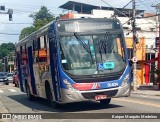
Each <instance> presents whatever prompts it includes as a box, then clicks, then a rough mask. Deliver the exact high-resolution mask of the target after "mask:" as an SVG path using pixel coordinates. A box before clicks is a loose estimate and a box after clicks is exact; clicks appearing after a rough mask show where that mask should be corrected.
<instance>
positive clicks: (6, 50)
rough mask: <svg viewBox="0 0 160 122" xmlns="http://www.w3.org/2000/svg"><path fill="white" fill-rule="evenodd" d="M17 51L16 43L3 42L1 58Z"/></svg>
mask: <svg viewBox="0 0 160 122" xmlns="http://www.w3.org/2000/svg"><path fill="white" fill-rule="evenodd" d="M14 51H15V45H14V44H13V43H2V44H1V45H0V59H2V58H3V57H5V56H8V55H11V53H12V52H14Z"/></svg>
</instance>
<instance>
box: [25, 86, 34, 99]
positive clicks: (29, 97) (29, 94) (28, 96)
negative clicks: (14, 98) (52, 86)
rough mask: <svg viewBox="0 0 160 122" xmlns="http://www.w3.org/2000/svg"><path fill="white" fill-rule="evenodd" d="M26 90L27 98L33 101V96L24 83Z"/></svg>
mask: <svg viewBox="0 0 160 122" xmlns="http://www.w3.org/2000/svg"><path fill="white" fill-rule="evenodd" d="M26 92H27V98H28V100H30V101H33V100H34V96H33V95H32V94H31V92H30V89H29V86H28V85H26Z"/></svg>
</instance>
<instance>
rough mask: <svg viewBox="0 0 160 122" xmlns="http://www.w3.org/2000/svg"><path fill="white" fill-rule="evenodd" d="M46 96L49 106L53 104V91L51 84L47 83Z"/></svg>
mask: <svg viewBox="0 0 160 122" xmlns="http://www.w3.org/2000/svg"><path fill="white" fill-rule="evenodd" d="M45 89H46V98H47V104H48V105H49V106H53V101H52V100H53V98H52V93H51V89H50V87H49V85H46V88H45Z"/></svg>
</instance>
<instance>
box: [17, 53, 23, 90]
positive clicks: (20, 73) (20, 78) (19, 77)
mask: <svg viewBox="0 0 160 122" xmlns="http://www.w3.org/2000/svg"><path fill="white" fill-rule="evenodd" d="M17 59H18V61H17V62H18V79H19V84H20V89H21V91H22V92H24V88H23V83H22V71H21V59H20V54H19V53H17Z"/></svg>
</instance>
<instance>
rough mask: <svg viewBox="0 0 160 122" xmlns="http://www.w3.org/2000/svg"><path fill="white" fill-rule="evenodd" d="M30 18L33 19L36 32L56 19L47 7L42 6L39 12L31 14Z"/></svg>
mask: <svg viewBox="0 0 160 122" xmlns="http://www.w3.org/2000/svg"><path fill="white" fill-rule="evenodd" d="M29 17H31V18H33V26H34V27H35V29H36V30H37V29H39V28H41V27H43V26H44V25H46V24H48V23H49V22H51V21H53V20H54V19H55V17H54V15H53V14H52V13H51V12H49V10H48V9H47V7H45V6H42V7H41V9H40V10H39V12H36V13H35V14H31V15H30V16H29Z"/></svg>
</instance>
